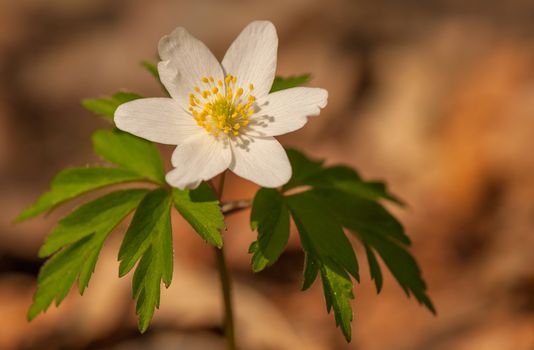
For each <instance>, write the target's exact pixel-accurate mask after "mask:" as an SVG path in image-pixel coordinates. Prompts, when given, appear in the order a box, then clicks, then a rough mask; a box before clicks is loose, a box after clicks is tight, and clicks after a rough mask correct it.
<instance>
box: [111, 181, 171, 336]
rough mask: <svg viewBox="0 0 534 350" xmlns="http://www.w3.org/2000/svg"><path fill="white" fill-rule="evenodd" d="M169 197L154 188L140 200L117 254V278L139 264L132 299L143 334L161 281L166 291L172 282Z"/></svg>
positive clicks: (160, 189) (154, 306) (134, 279)
mask: <svg viewBox="0 0 534 350" xmlns="http://www.w3.org/2000/svg"><path fill="white" fill-rule="evenodd" d="M170 207H171V196H170V194H169V193H168V192H167V191H165V190H164V189H162V188H158V189H156V190H154V191H152V192H150V193H149V194H147V195H146V196H145V198H143V200H142V201H141V203H140V204H139V207H138V208H137V210H136V212H135V215H134V217H133V219H132V222H131V224H130V227H129V228H128V231H127V232H126V236H125V237H124V240H123V242H122V245H121V248H120V250H119V260H120V266H119V276H121V277H122V276H124V275H125V274H126V273H128V272H129V271H130V270H131V269H132V268H133V267H134V265H135V263H136V262H137V261H139V264H138V265H137V268H136V270H135V273H134V277H133V288H132V292H133V297H134V298H135V299H137V304H136V313H137V315H138V316H139V330H140V331H141V332H145V331H146V329H147V328H148V325H149V324H150V320H151V319H152V316H153V315H154V311H155V309H156V308H159V300H160V285H161V281H163V283H165V286H166V287H169V285H170V283H171V279H172V270H173V263H172V254H173V253H172V231H171V216H170Z"/></svg>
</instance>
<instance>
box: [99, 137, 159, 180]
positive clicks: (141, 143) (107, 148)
mask: <svg viewBox="0 0 534 350" xmlns="http://www.w3.org/2000/svg"><path fill="white" fill-rule="evenodd" d="M93 148H94V151H95V153H96V154H98V155H99V156H100V157H102V158H103V159H105V160H107V161H109V162H111V163H114V164H116V165H118V166H120V167H122V168H124V169H127V170H130V171H132V172H134V173H136V174H138V175H140V176H142V177H145V178H147V179H150V180H152V181H154V182H156V183H158V184H165V171H164V169H163V163H162V161H161V157H160V155H159V152H158V148H157V147H156V145H154V144H153V143H152V142H150V141H147V140H144V139H141V138H139V137H136V136H133V135H131V134H128V133H126V132H123V131H120V130H117V129H114V130H98V131H96V132H95V133H94V134H93Z"/></svg>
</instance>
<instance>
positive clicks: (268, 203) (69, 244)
mask: <svg viewBox="0 0 534 350" xmlns="http://www.w3.org/2000/svg"><path fill="white" fill-rule="evenodd" d="M142 64H143V66H144V67H145V68H146V69H147V70H148V71H149V72H150V73H151V74H152V75H153V76H154V77H155V78H156V79H158V80H159V76H158V71H157V67H156V65H154V64H151V63H149V62H143V63H142ZM309 78H310V76H309V75H301V76H295V77H289V78H281V77H276V79H275V81H274V83H273V86H272V90H271V91H272V92H274V91H279V90H282V89H288V88H292V87H295V86H299V85H301V84H303V83H305V82H307V81H308V80H309ZM140 97H141V96H140V95H137V94H134V93H126V92H119V93H116V94H114V95H113V96H112V97H111V98H108V99H92V100H84V101H83V102H82V104H83V106H84V107H85V108H86V109H88V110H90V111H92V112H95V113H97V114H99V115H102V116H104V117H106V118H107V119H109V120H110V121H112V119H113V114H114V112H115V110H116V109H117V107H118V106H119V105H120V104H121V103H124V102H127V101H131V100H134V99H136V98H140ZM93 147H94V151H95V153H96V154H97V155H99V156H100V157H101V158H103V159H104V160H106V161H108V162H110V163H113V164H114V165H116V166H117V167H115V168H111V167H88V168H73V169H67V170H64V171H62V172H60V173H59V174H58V175H57V176H56V177H55V178H54V180H53V181H52V184H51V189H50V191H48V192H47V193H45V194H44V195H42V196H41V197H40V198H39V199H38V200H37V202H36V204H34V205H33V206H32V207H31V208H29V209H27V210H25V211H24V212H23V213H22V214H20V215H19V217H18V218H17V220H18V221H22V220H25V219H28V218H31V217H34V216H36V215H38V214H41V213H43V212H46V211H48V210H51V209H53V208H55V207H56V206H58V205H60V204H62V203H65V202H67V201H68V200H71V199H73V198H76V197H78V196H80V195H82V194H84V193H86V192H89V191H92V190H95V189H98V188H102V187H106V186H110V185H115V184H119V183H126V182H144V183H145V184H146V183H147V182H148V183H150V184H151V189H150V190H149V189H128V190H120V191H116V192H112V193H109V194H107V195H104V196H103V197H100V198H98V199H96V200H93V201H90V202H88V203H86V204H83V205H81V206H80V207H78V208H77V209H75V210H74V211H72V212H71V213H70V214H69V215H67V216H66V217H65V218H63V219H61V220H60V221H59V223H58V225H57V226H56V227H55V228H54V230H53V231H52V232H51V234H50V235H49V236H48V238H47V239H46V241H45V243H44V244H43V246H42V247H41V249H40V251H39V256H41V257H47V258H48V260H47V261H46V263H45V264H44V265H43V267H42V269H41V271H40V273H39V277H38V287H37V291H36V293H35V296H34V302H33V304H32V306H31V307H30V310H29V311H28V318H29V319H33V318H34V317H36V316H37V315H38V314H39V313H41V312H44V311H46V310H47V309H48V307H49V306H50V304H51V303H52V302H54V301H55V303H56V305H59V304H60V303H61V301H62V300H63V299H64V298H65V296H66V295H67V293H68V292H69V290H70V289H71V287H72V286H73V285H74V283H75V282H76V280H78V289H79V292H80V293H81V294H83V292H84V290H85V288H87V286H88V284H89V280H90V278H91V275H92V273H93V271H94V269H95V266H96V262H97V259H98V256H99V253H100V250H101V248H102V246H103V244H104V242H105V240H106V238H107V237H108V236H109V234H110V233H111V232H112V230H113V229H114V228H115V227H116V226H117V225H118V224H119V223H120V222H121V221H122V220H123V219H124V218H125V217H126V216H127V215H128V214H129V213H131V212H133V211H134V210H135V214H134V216H133V219H132V221H131V223H130V225H129V227H128V229H127V232H126V234H125V236H124V239H123V241H122V244H121V247H120V250H119V253H118V259H119V261H120V265H119V276H120V277H122V276H124V275H126V274H127V273H128V272H130V271H131V270H133V269H134V268H135V272H134V274H133V281H132V294H133V298H134V299H135V300H136V313H137V315H138V317H139V322H138V326H139V330H140V331H141V332H145V331H146V329H147V328H148V326H149V323H150V321H151V319H152V317H153V315H154V312H155V309H156V308H159V306H160V292H161V283H162V282H163V284H164V285H165V286H166V287H168V286H169V285H170V283H171V280H172V273H173V248H172V229H171V213H170V211H171V207H172V206H173V205H174V207H175V208H176V210H177V211H178V212H179V213H180V214H181V215H182V216H183V217H184V218H185V220H186V221H188V222H189V224H190V225H191V226H192V227H193V228H194V230H195V231H196V232H197V233H198V234H199V235H200V236H201V238H202V239H204V240H205V241H207V242H208V243H209V244H211V245H213V246H215V247H219V248H220V247H222V245H223V238H222V235H221V230H224V229H225V223H224V216H223V214H222V212H221V208H220V205H219V204H220V203H219V201H218V199H217V197H216V195H215V193H214V192H213V191H212V189H211V188H210V187H209V186H208V185H207V184H206V183H202V184H201V185H200V186H199V187H198V188H197V189H195V190H179V189H169V188H168V186H167V185H166V183H165V172H164V168H163V163H162V161H161V158H160V155H159V152H158V149H157V147H156V146H155V145H154V144H153V143H152V142H149V141H146V140H143V139H140V138H138V137H136V136H133V135H131V134H128V133H125V132H122V131H119V130H117V129H114V130H99V131H97V132H95V133H94V134H93ZM287 153H288V156H289V159H290V162H291V165H292V169H293V176H292V178H291V179H290V181H289V182H288V183H287V184H286V185H284V186H283V188H282V189H281V190H276V189H266V188H262V189H260V190H259V191H258V192H257V193H256V196H255V197H254V201H253V205H252V211H251V217H250V220H251V227H252V229H253V230H257V231H258V237H257V240H256V241H255V242H253V243H252V244H251V246H250V249H249V252H250V253H251V254H252V269H253V271H254V272H259V271H262V270H263V269H265V268H266V267H268V266H270V265H272V264H273V263H274V262H276V260H277V259H278V258H279V257H280V255H281V254H282V253H283V250H284V249H285V247H286V245H287V242H288V239H289V231H290V220H291V218H292V219H293V221H294V223H295V226H296V228H297V230H298V234H299V237H300V241H301V243H302V248H303V250H304V256H305V261H304V274H303V285H302V289H303V290H306V289H308V288H310V287H311V286H312V285H313V283H314V282H315V280H316V279H317V277H318V276H320V279H321V282H322V287H323V291H324V296H325V302H326V308H327V311H328V312H330V311H331V310H333V313H334V318H335V321H336V325H337V326H338V327H340V328H341V330H342V332H343V334H344V336H345V338H346V339H347V341H350V339H351V326H350V323H351V321H352V318H353V312H352V306H351V300H352V299H353V298H354V294H353V280H355V281H358V282H359V266H358V260H357V258H356V254H355V252H354V249H353V247H352V245H351V242H350V241H349V238H348V237H347V235H346V234H345V231H344V230H348V231H350V234H352V235H353V236H354V237H356V238H357V239H358V240H359V241H360V242H361V243H362V245H363V247H364V250H365V253H366V255H367V261H368V265H369V269H370V274H371V278H372V279H373V280H374V282H375V285H376V290H377V292H380V290H381V289H382V284H383V273H382V270H381V265H380V263H379V261H378V258H380V259H381V260H382V262H383V263H384V265H385V266H386V267H387V268H388V270H389V271H390V272H391V274H392V275H393V276H394V277H395V279H396V280H397V282H398V283H399V285H400V286H401V288H402V289H403V290H404V291H405V292H406V294H407V295H408V296H410V295H413V296H414V297H415V299H416V300H417V301H418V302H419V303H421V304H423V305H425V306H426V307H427V308H428V309H429V310H431V311H432V312H435V310H434V306H433V305H432V302H431V300H430V298H429V297H428V295H427V292H426V285H425V282H424V281H423V279H422V277H421V271H420V269H419V267H418V266H417V263H416V261H415V259H414V258H413V256H412V255H411V254H410V253H409V251H408V246H409V245H410V240H409V238H408V236H407V235H406V233H405V232H404V229H403V227H402V225H401V224H400V223H399V222H398V221H397V220H396V219H395V217H394V216H392V215H391V214H390V213H389V212H388V211H387V210H386V209H385V208H384V206H383V205H382V203H381V201H389V202H392V203H394V204H399V205H402V202H401V201H400V200H399V199H398V198H397V197H395V196H393V195H392V194H391V193H390V192H389V191H388V189H387V187H386V185H385V184H384V183H383V182H377V181H365V180H363V179H362V178H361V177H360V176H359V174H358V173H357V172H356V171H354V170H353V169H352V168H350V167H347V166H325V165H324V162H323V161H318V160H312V159H309V158H308V157H306V156H305V155H303V154H302V153H300V152H298V151H296V150H291V149H290V150H287ZM184 166H187V165H184ZM154 185H155V187H156V188H155V189H154ZM136 208H137V209H136Z"/></svg>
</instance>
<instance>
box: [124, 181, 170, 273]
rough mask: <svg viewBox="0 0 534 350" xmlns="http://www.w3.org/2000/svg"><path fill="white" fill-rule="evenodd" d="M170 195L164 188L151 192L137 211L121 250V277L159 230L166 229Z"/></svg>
mask: <svg viewBox="0 0 534 350" xmlns="http://www.w3.org/2000/svg"><path fill="white" fill-rule="evenodd" d="M169 208H170V196H169V194H168V193H167V191H165V190H164V189H162V188H158V189H156V190H154V191H152V192H150V193H149V194H148V195H146V197H145V198H144V199H143V201H142V202H141V204H139V208H137V210H136V211H135V215H134V217H133V219H132V222H131V224H130V227H128V231H126V235H125V236H124V240H123V241H122V244H121V247H120V250H119V261H120V266H119V277H122V276H124V275H126V274H127V273H128V272H129V271H130V270H131V269H132V268H133V267H134V265H135V263H136V262H137V261H138V260H139V259H140V258H141V256H142V255H143V254H144V253H145V251H146V250H147V249H148V248H149V247H150V245H151V244H152V241H153V239H154V235H157V234H158V230H162V229H165V228H166V227H165V224H166V220H167V219H168V218H169V217H170V216H169Z"/></svg>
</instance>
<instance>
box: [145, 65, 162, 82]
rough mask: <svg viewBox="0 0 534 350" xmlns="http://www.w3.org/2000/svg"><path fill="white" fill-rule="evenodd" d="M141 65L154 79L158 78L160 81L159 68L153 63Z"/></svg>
mask: <svg viewBox="0 0 534 350" xmlns="http://www.w3.org/2000/svg"><path fill="white" fill-rule="evenodd" d="M141 65H142V66H143V67H144V68H145V69H146V70H147V71H148V72H149V73H150V75H152V76H153V77H154V78H156V80H157V81H159V72H158V66H157V65H156V64H154V63H152V62H148V61H143V62H141Z"/></svg>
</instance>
